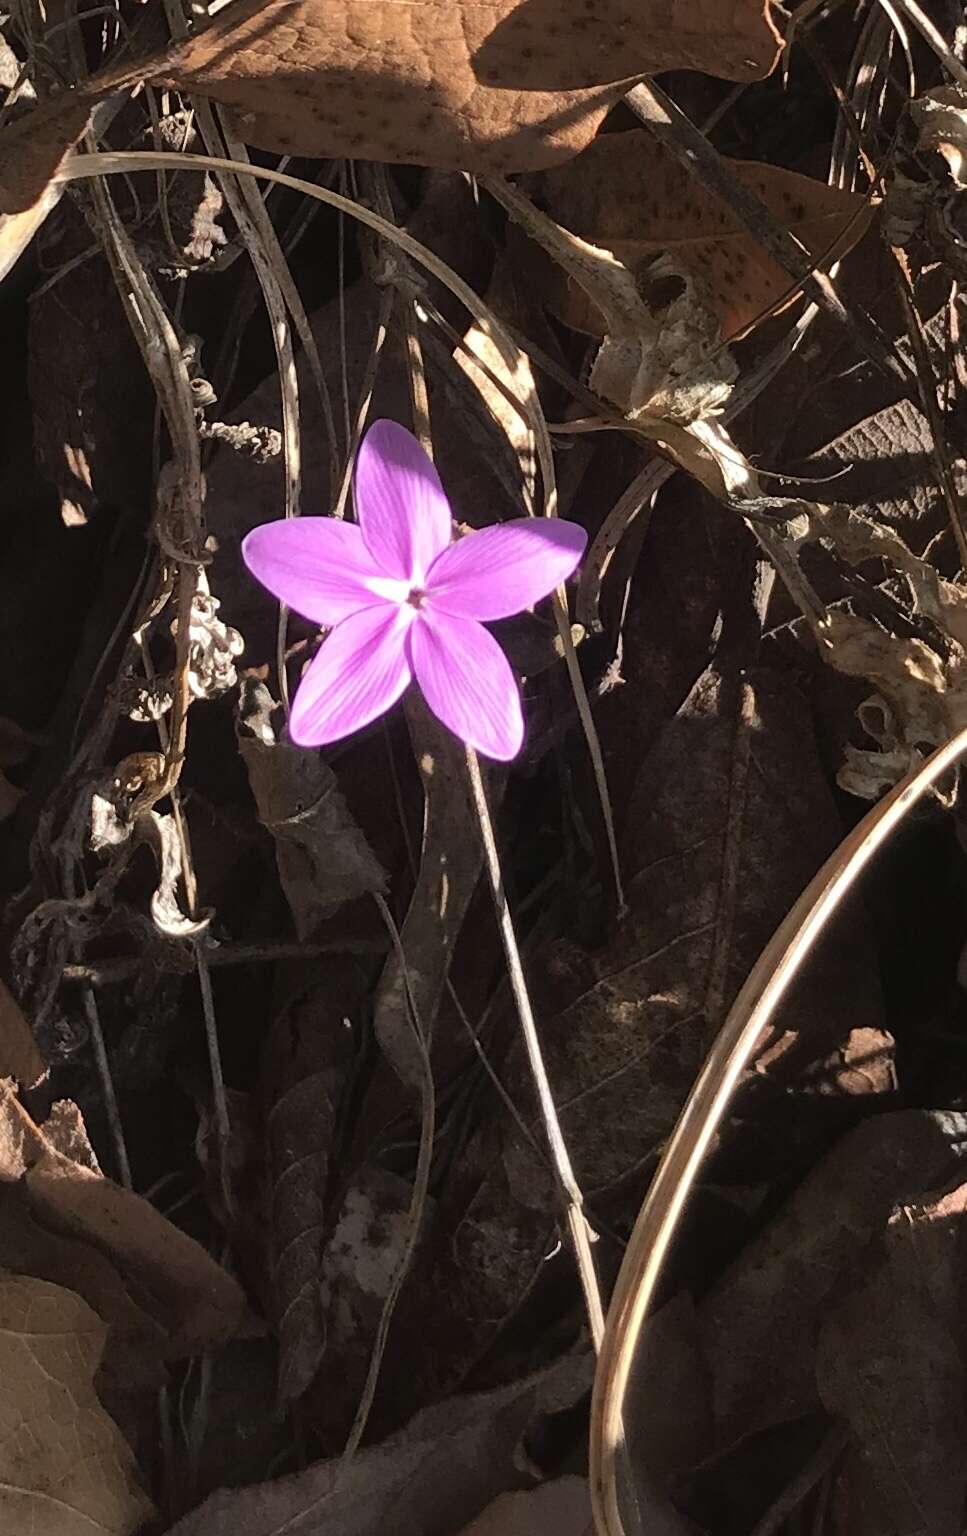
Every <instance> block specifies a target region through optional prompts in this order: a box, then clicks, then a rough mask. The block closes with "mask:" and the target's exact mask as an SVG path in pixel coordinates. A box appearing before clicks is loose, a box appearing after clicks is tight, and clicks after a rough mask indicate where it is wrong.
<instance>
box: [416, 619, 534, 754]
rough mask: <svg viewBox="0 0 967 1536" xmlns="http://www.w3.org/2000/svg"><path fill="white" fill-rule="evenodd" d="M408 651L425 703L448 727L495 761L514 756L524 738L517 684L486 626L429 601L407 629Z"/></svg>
mask: <svg viewBox="0 0 967 1536" xmlns="http://www.w3.org/2000/svg"><path fill="white" fill-rule="evenodd" d="M409 654H410V661H411V663H412V666H413V671H414V673H415V674H416V680H417V682H418V683H419V685H420V688H421V689H422V690H423V695H424V697H425V699H426V702H427V703H428V704H429V706H430V708H431V709H432V711H433V713H434V714H435V715H436V716H437V719H439V720H442V721H443V724H444V725H445V726H446V727H447V729H448V730H451V731H452V732H453V734H454V735H455V736H459V737H460V739H461V741H465V742H466V743H467V745H468V746H471V747H475V748H476V749H477V751H478V752H482V753H483V754H484V756H485V757H493V758H496V759H497V761H498V762H508V761H509V760H510V759H511V758H512V757H516V756H517V753H518V752H519V751H520V746H521V742H522V741H523V739H524V717H523V714H522V712H521V704H520V689H519V688H518V686H517V680H516V678H515V677H514V674H513V672H512V671H511V670H510V664H509V662H508V660H507V658H506V656H505V655H504V653H503V651H502V650H501V649H500V646H499V645H498V644H497V642H496V640H495V639H494V637H493V636H492V635H491V634H488V632H487V630H485V629H483V628H482V626H481V625H479V624H477V623H476V622H475V621H474V620H473V619H459V618H454V617H453V616H452V615H450V614H448V613H437V612H435V611H434V609H433V607H432V606H429V605H428V606H426V607H424V608H422V609H421V610H420V612H419V614H418V616H417V620H416V623H415V624H414V625H413V627H412V629H411V630H410V636H409Z"/></svg>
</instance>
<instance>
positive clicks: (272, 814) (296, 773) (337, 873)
mask: <svg viewBox="0 0 967 1536" xmlns="http://www.w3.org/2000/svg"><path fill="white" fill-rule="evenodd" d="M256 687H257V691H258V693H259V694H261V695H264V696H265V697H264V699H263V700H262V703H263V705H264V704H266V703H268V704H271V700H269V699H268V694H267V690H265V689H264V688H258V686H257V685H256ZM260 719H262V720H263V721H264V723H263V724H262V726H261V734H248V733H247V732H245V733H241V732H240V734H239V751H240V752H241V754H242V757H243V759H244V761H245V766H246V768H247V769H248V777H249V783H250V784H251V786H252V794H253V795H254V796H255V803H256V806H257V807H258V814H259V820H260V821H261V823H262V825H263V826H264V827H267V828H268V830H269V831H270V832H271V834H272V836H273V838H274V840H275V857H276V862H277V864H278V868H279V879H280V880H281V882H282V889H283V890H284V891H285V896H286V900H287V901H288V903H289V907H290V909H291V911H292V917H293V921H294V922H295V926H296V932H297V933H298V935H299V937H300V939H307V938H309V936H310V935H311V934H312V933H313V931H314V930H315V929H316V928H317V927H318V926H319V924H320V923H321V922H322V921H323V920H324V919H325V918H327V917H331V916H332V914H333V913H334V912H335V911H336V910H337V908H338V907H340V906H341V905H342V903H343V902H346V901H352V900H354V899H355V898H356V897H357V896H365V895H371V894H372V893H374V892H379V893H382V892H383V891H385V889H386V873H385V871H384V870H383V869H382V868H381V867H380V864H379V860H378V859H377V858H376V855H375V854H374V853H373V851H372V849H371V848H370V846H369V844H368V842H367V841H366V838H365V837H364V835H363V833H362V832H361V831H360V829H359V827H358V826H357V825H356V822H355V821H354V820H353V818H352V816H351V815H350V814H349V811H348V809H347V806H346V801H345V799H344V798H343V795H342V793H341V791H340V789H339V781H338V780H337V778H336V775H335V773H334V772H333V770H332V769H331V768H330V766H329V764H328V763H327V762H326V761H325V760H324V758H322V757H321V756H320V755H319V753H318V752H305V751H303V750H302V749H301V748H300V747H295V746H292V745H291V743H289V742H287V741H275V740H274V739H272V738H273V733H272V731H271V728H270V727H269V726H268V724H267V717H266V716H265V712H264V709H263V711H262V715H261V716H260Z"/></svg>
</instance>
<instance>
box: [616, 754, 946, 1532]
mask: <svg viewBox="0 0 967 1536" xmlns="http://www.w3.org/2000/svg"><path fill="white" fill-rule="evenodd" d="M965 753H967V729H964V730H962V731H959V732H958V733H957V735H956V736H954V737H953V738H952V740H951V741H949V742H947V743H946V745H944V746H942V747H939V748H938V749H937V751H936V752H934V753H933V755H932V756H931V757H929V758H928V759H927V761H926V762H925V763H923V764H922V766H921V767H919V768H917V769H916V770H915V771H914V772H912V773H910V774H908V775H907V777H906V778H905V779H904V780H903V781H902V783H900V784H898V785H897V786H896V788H895V789H893V790H891V791H890V793H889V794H888V795H887V796H885V798H884V799H883V800H881V801H880V803H879V804H878V805H876V806H874V807H873V809H872V810H871V811H870V812H869V813H868V815H866V816H865V817H864V818H863V820H862V821H861V822H860V823H859V825H858V826H857V827H855V828H854V829H853V831H852V832H851V833H850V834H849V836H848V837H846V838H844V840H843V842H842V843H841V844H840V845H839V847H838V848H837V849H836V851H835V853H833V854H831V855H830V857H829V858H828V859H827V861H826V863H825V864H824V865H823V867H822V869H821V870H820V871H819V873H818V874H817V875H816V876H815V878H814V879H813V880H812V881H811V883H810V884H809V885H808V886H807V888H806V890H805V891H804V892H803V894H802V895H801V896H800V898H799V900H798V901H797V902H796V904H795V906H794V907H793V908H792V910H791V912H790V913H789V915H788V916H787V917H786V918H785V919H784V921H783V922H782V923H781V924H780V926H779V928H778V929H777V930H776V932H775V934H774V935H773V937H772V939H771V940H770V942H769V944H768V945H767V946H766V948H765V949H764V950H763V952H762V954H761V955H760V957H759V959H758V961H757V962H756V964H755V967H754V968H753V970H752V971H751V973H750V975H749V978H748V980H747V981H746V983H745V985H744V986H743V988H742V990H741V992H740V993H739V995H738V997H737V998H736V1000H735V1002H734V1003H733V1005H732V1009H731V1012H730V1013H729V1016H728V1018H727V1019H726V1021H725V1023H724V1024H723V1026H722V1029H721V1031H720V1033H719V1036H718V1038H717V1040H716V1042H715V1044H714V1045H713V1047H712V1049H711V1051H710V1053H709V1055H708V1058H707V1060H706V1062H705V1065H704V1067H703V1068H702V1071H701V1073H700V1075H699V1077H698V1079H697V1081H696V1083H695V1086H694V1087H693V1089H692V1091H691V1094H690V1095H689V1097H688V1100H687V1102H686V1104H685V1107H684V1109H683V1110H682V1112H681V1115H680V1116H679V1119H678V1123H677V1125H676V1126H675V1129H674V1131H673V1132H672V1135H671V1138H670V1139H669V1142H668V1145H667V1147H666V1149H665V1154H664V1156H663V1158H662V1160H661V1163H660V1164H659V1167H658V1171H657V1173H656V1174H655V1177H654V1179H653V1180H652V1183H651V1187H650V1189H649V1191H648V1194H647V1196H646V1197H645V1202H644V1204H643V1206H642V1208H641V1211H640V1213H639V1216H638V1220H637V1221H636V1223H635V1228H634V1231H633V1232H632V1235H631V1241H630V1242H629V1244H628V1249H627V1252H626V1254H625V1257H624V1262H623V1263H622V1266H621V1270H620V1273H619V1275H618V1280H617V1284H616V1285H615V1289H614V1295H613V1296H612V1298H611V1306H610V1308H609V1311H608V1318H607V1323H606V1326H605V1331H604V1338H603V1340H602V1343H601V1350H600V1355H599V1359H598V1369H597V1375H596V1378H595V1384H594V1396H593V1399H592V1406H591V1448H590V1460H591V1498H592V1504H593V1508H594V1518H595V1525H596V1528H597V1530H598V1532H599V1533H600V1536H627V1531H626V1527H625V1525H624V1522H623V1520H622V1514H621V1509H620V1507H619V1498H618V1474H619V1468H620V1463H621V1462H622V1460H623V1459H624V1429H623V1414H624V1403H625V1397H626V1394H627V1389H628V1380H629V1377H630V1374H631V1368H632V1364H633V1361H634V1358H635V1354H636V1352H637V1350H638V1348H639V1347H640V1344H641V1337H642V1333H643V1330H644V1326H645V1323H646V1320H647V1316H648V1312H649V1308H650V1306H651V1302H652V1298H653V1296H654V1295H655V1290H656V1287H657V1285H658V1281H659V1278H660V1276H661V1272H662V1266H663V1264H664V1262H665V1258H666V1255H667V1254H668V1251H669V1248H670V1246H671V1243H672V1240H673V1238H674V1236H675V1232H676V1229H677V1226H678V1222H679V1219H680V1217H681V1214H682V1211H683V1209H684V1207H685V1203H686V1201H687V1200H688V1197H689V1194H690V1193H691V1190H692V1186H693V1184H694V1183H695V1179H696V1176H697V1174H698V1171H699V1169H700V1167H701V1165H702V1161H703V1159H704V1157H705V1154H706V1152H707V1151H708V1148H709V1146H710V1144H711V1142H712V1139H713V1137H714V1136H715V1134H716V1131H717V1130H718V1128H719V1126H720V1125H721V1123H722V1119H723V1117H724V1115H725V1111H726V1109H727V1107H728V1104H729V1100H730V1099H731V1097H732V1093H733V1091H734V1089H735V1086H736V1084H737V1082H738V1081H739V1078H740V1077H741V1076H742V1073H743V1072H744V1071H745V1069H746V1067H747V1066H748V1064H749V1062H750V1060H751V1058H752V1055H753V1052H754V1050H755V1046H756V1042H757V1040H758V1039H759V1038H760V1036H761V1034H762V1031H763V1030H764V1029H765V1027H766V1025H767V1024H768V1023H769V1021H770V1019H771V1018H772V1016H773V1014H774V1013H775V1011H776V1009H777V1008H778V1007H779V1004H780V1003H781V1002H782V1000H783V998H784V997H785V995H786V992H787V991H788V989H789V987H790V985H791V984H792V982H793V980H794V979H795V977H796V976H797V974H798V973H799V971H800V969H801V968H802V965H803V962H804V961H805V959H806V957H807V955H809V953H810V952H811V950H812V948H813V946H814V944H815V943H816V941H817V939H818V938H819V936H820V934H821V933H822V931H823V929H824V928H825V926H826V924H827V923H828V922H829V921H830V919H831V918H832V917H833V915H834V913H835V912H836V909H837V908H838V907H839V905H840V903H841V902H842V901H843V899H844V897H845V896H846V895H847V894H848V893H849V891H850V890H851V889H852V887H853V886H854V885H855V883H856V881H857V880H858V879H859V876H860V875H861V874H862V872H863V870H864V869H865V868H866V866H867V864H868V863H869V862H870V860H871V859H872V858H873V856H874V854H876V853H877V851H878V850H879V849H880V848H881V847H882V846H883V844H884V843H885V842H886V841H887V839H888V838H889V837H890V836H891V835H892V834H893V832H894V831H895V830H896V828H897V827H898V826H899V824H900V822H901V821H902V820H903V819H904V817H905V816H906V815H907V813H908V812H909V811H910V810H912V808H913V806H914V805H915V804H916V803H917V801H918V800H920V799H921V798H922V796H923V795H925V794H926V793H927V791H928V790H929V789H930V788H931V787H932V786H933V785H934V784H936V782H937V780H938V779H940V778H941V777H942V776H943V775H944V774H945V773H947V772H948V771H949V770H950V769H951V768H952V767H953V766H954V765H955V764H956V763H957V762H958V760H959V759H960V758H961V757H962V756H963V755H964V754H965ZM645 1536H647V1533H645Z"/></svg>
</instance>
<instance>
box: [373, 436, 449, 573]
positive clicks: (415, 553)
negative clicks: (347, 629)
mask: <svg viewBox="0 0 967 1536" xmlns="http://www.w3.org/2000/svg"><path fill="white" fill-rule="evenodd" d="M355 484H356V517H357V520H358V522H359V526H360V528H361V529H362V533H363V538H364V540H365V541H366V547H367V549H368V550H369V552H370V554H371V555H372V557H373V559H374V560H375V561H376V563H377V564H378V565H379V566H381V567H382V570H383V572H384V574H385V575H387V576H393V577H396V578H397V579H398V580H400V581H406V582H408V583H409V584H410V585H411V586H414V587H422V585H423V582H424V579H425V577H426V573H427V571H428V570H429V568H430V566H431V565H432V563H433V561H434V559H435V558H436V556H437V555H438V554H440V552H441V551H442V550H444V549H446V547H447V545H448V544H449V542H450V538H451V535H452V532H453V519H452V514H451V512H450V503H449V502H448V501H447V498H446V496H445V494H444V491H443V486H442V485H441V484H440V476H439V475H438V474H437V472H436V470H435V469H434V467H433V464H432V463H431V461H430V460H429V458H428V457H427V455H426V454H425V453H424V452H423V449H422V448H421V447H420V445H419V443H418V442H417V440H416V438H415V437H414V436H413V434H412V433H411V432H407V431H406V428H405V427H401V426H399V425H398V424H397V423H396V422H395V421H377V422H374V424H373V425H372V426H371V427H370V429H369V431H368V432H367V433H366V436H365V437H364V438H363V441H362V445H361V447H360V449H359V455H358V457H357V459H356V482H355Z"/></svg>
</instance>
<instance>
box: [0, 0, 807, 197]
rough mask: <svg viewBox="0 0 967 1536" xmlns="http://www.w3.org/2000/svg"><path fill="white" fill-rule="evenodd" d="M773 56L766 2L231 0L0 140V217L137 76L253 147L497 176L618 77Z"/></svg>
mask: <svg viewBox="0 0 967 1536" xmlns="http://www.w3.org/2000/svg"><path fill="white" fill-rule="evenodd" d="M777 49H778V36H777V33H776V31H775V28H774V27H773V25H772V23H771V21H770V19H769V15H768V5H767V3H766V0H733V3H732V4H730V5H728V6H722V5H720V4H717V3H714V0H695V3H694V4H692V5H691V6H689V7H688V8H687V9H686V10H683V9H682V8H681V7H680V6H678V5H676V4H675V3H674V0H647V3H644V4H642V3H635V0H598V3H597V4H595V5H594V7H593V8H592V9H589V8H588V6H587V4H586V3H585V0H497V3H495V4H481V3H480V0H426V3H424V4H421V5H417V6H410V5H400V4H383V5H374V4H372V3H371V0H338V3H333V0H270V3H269V4H265V0H242V3H240V4H236V5H233V6H230V7H228V8H227V9H226V10H224V11H222V12H221V14H220V15H219V16H218V17H217V18H216V19H215V21H214V22H213V23H212V24H211V25H210V26H209V27H207V28H205V29H204V30H203V31H201V32H198V33H196V34H195V35H193V36H192V37H190V38H188V39H187V40H186V41H185V42H183V43H181V44H178V45H176V46H175V47H173V48H170V49H168V50H167V52H166V53H164V54H156V55H153V56H152V57H150V58H147V59H143V60H142V61H140V62H139V63H137V64H135V65H131V64H125V65H122V66H120V67H115V68H108V69H107V70H104V71H102V72H101V73H100V74H98V75H95V76H93V77H92V78H91V80H89V81H88V83H87V85H86V86H85V87H84V89H83V90H77V91H73V92H69V93H68V92H65V93H64V96H63V97H62V98H58V99H57V100H56V101H54V102H52V103H50V104H46V105H44V106H43V107H40V108H38V109H36V110H35V111H34V112H32V113H30V114H28V115H27V117H25V118H23V119H21V121H19V122H17V123H15V124H14V125H12V126H11V127H10V128H8V129H7V130H6V131H5V133H4V135H3V140H2V143H0V211H3V212H7V213H11V212H17V211H19V210H23V209H26V208H29V207H30V206H31V205H32V204H34V203H35V202H36V200H37V198H38V197H39V195H40V193H41V191H42V189H43V187H44V186H45V184H46V183H47V182H48V181H49V179H50V177H51V175H52V174H53V172H54V170H55V168H56V166H57V164H58V163H59V161H60V160H61V158H62V157H63V155H64V153H65V151H66V150H67V149H68V148H69V147H70V146H71V145H72V144H74V143H76V142H77V140H78V139H79V137H80V135H81V134H82V133H83V131H84V127H85V125H86V122H87V117H88V114H89V112H90V110H91V108H92V106H93V105H94V103H96V102H97V101H98V100H100V99H101V98H103V97H104V96H107V95H109V94H110V93H111V92H113V91H116V90H121V89H125V88H130V87H132V86H133V85H135V84H137V83H139V82H140V81H142V80H147V81H150V82H151V83H154V84H159V85H164V86H170V87H173V88H174V89H176V90H188V91H191V92H197V93H198V94H199V95H202V96H208V97H210V98H211V99H212V100H213V101H217V102H220V103H221V104H222V105H223V106H227V107H231V108H233V109H234V110H235V113H236V121H237V128H238V131H239V136H240V137H241V138H242V139H243V140H245V141H246V142H247V143H249V144H254V145H257V146H258V147H259V148H261V149H271V150H276V151H279V152H283V153H286V154H295V155H309V156H321V155H325V156H330V155H331V156H344V155H346V156H352V157H353V158H355V159H367V160H383V161H403V162H408V161H415V162H416V163H418V164H422V165H438V166H446V167H450V168H453V169H457V170H464V171H514V170H523V169H526V168H529V167H537V166H541V165H550V164H553V163H554V162H556V161H558V160H561V159H564V158H566V157H567V156H569V155H573V154H575V153H576V152H577V151H578V150H579V149H581V148H583V147H584V145H586V144H587V143H588V142H589V141H590V140H591V139H592V138H593V136H594V134H595V132H596V131H597V128H598V125H599V124H600V122H601V120H602V118H603V117H604V115H605V113H606V112H607V111H608V109H609V108H610V107H612V106H613V105H614V103H615V102H616V101H618V100H620V98H621V96H622V95H623V94H624V92H625V90H626V88H627V84H628V81H629V79H631V78H633V77H635V76H638V75H648V74H653V73H654V72H655V71H656V70H663V69H698V70H702V71H704V72H705V73H707V74H712V75H717V76H720V77H723V78H726V79H735V80H755V79H759V78H761V77H762V76H764V75H767V74H768V73H769V71H770V70H771V69H772V67H773V65H774V63H775V60H776V56H777Z"/></svg>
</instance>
